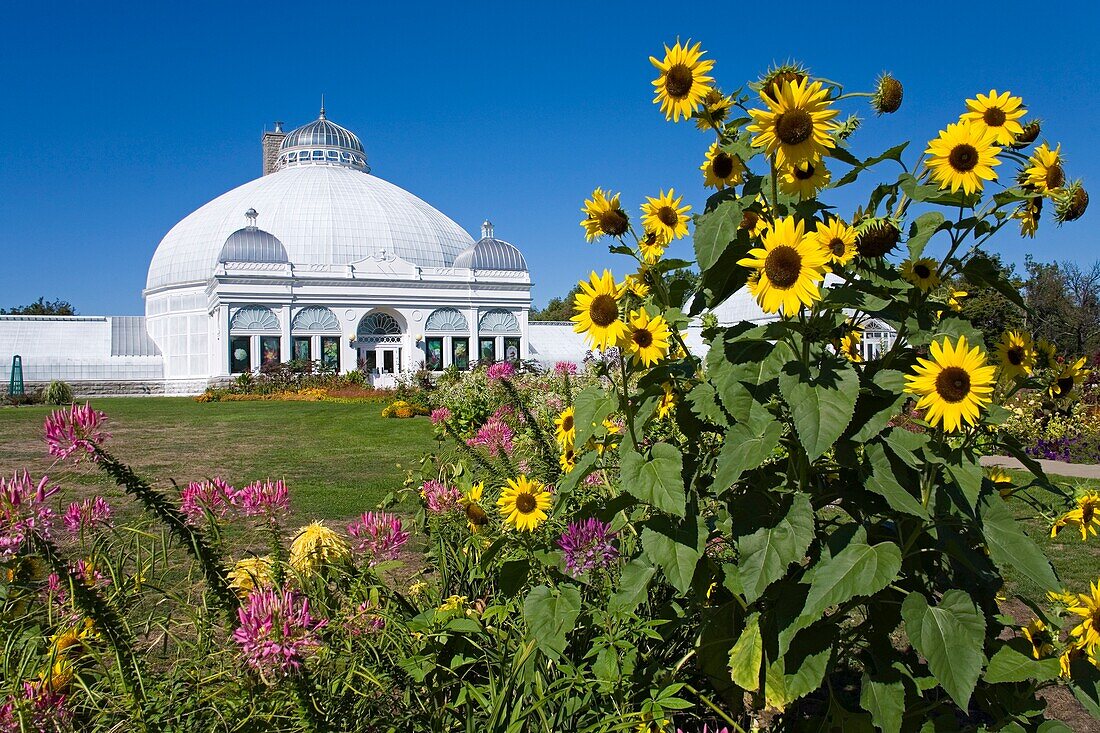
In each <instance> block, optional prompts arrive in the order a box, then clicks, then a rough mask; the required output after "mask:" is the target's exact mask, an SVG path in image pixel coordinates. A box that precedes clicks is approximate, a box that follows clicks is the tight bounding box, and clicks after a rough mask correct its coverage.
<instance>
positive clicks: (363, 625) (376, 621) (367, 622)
mask: <svg viewBox="0 0 1100 733" xmlns="http://www.w3.org/2000/svg"><path fill="white" fill-rule="evenodd" d="M344 628H346V629H347V630H348V633H350V634H351V635H352V636H362V635H363V634H376V633H378V632H379V631H381V630H382V629H384V628H386V619H385V618H384V617H382V616H380V615H378V614H377V613H376V612H375V607H374V604H373V603H371V602H370V601H363V602H362V603H360V604H359V606H358V607H357V608H356V610H355V614H354V615H353V616H352V617H351V618H350V619H348V621H347V623H345V624H344Z"/></svg>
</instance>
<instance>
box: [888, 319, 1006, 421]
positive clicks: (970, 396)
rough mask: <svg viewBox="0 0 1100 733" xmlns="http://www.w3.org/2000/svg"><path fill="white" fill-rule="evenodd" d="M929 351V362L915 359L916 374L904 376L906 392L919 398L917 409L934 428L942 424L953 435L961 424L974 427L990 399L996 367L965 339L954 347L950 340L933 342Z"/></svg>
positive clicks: (962, 338)
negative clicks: (987, 361) (965, 423)
mask: <svg viewBox="0 0 1100 733" xmlns="http://www.w3.org/2000/svg"><path fill="white" fill-rule="evenodd" d="M930 351H931V356H932V359H931V360H929V359H923V358H920V357H918V358H917V362H918V365H917V366H916V367H915V368H914V372H915V373H914V374H911V375H907V376H906V377H905V378H906V380H908V382H909V383H908V384H907V385H905V391H906V392H909V393H910V394H915V395H919V396H920V399H918V400H917V409H918V410H926V413H925V419H926V420H927V421H928V423H929V424H930V425H932V426H933V427H936V426H937V425H939V424H940V423H941V422H942V423H943V429H944V430H946V431H947V432H953V431H955V430H958V429H959V428H960V427H962V424H963V422H967V423H969V424H971V425H974V424H976V423H977V422H978V417H979V414H980V413H981V411H982V409H984V408H985V406H986V405H988V404H989V403H990V402H991V400H992V398H991V395H992V392H993V383H994V378H993V377H994V373H995V372H996V368H995V367H992V366H987V365H986V359H985V354H983V353H982V351H981V349H979V348H978V347H977V346H974V347H971V346H970V345H969V344H967V342H966V336H959V340H958V342H957V343H955V344H952V343H951V339H950V338H944V339H943V341H933V342H932V345H931V347H930Z"/></svg>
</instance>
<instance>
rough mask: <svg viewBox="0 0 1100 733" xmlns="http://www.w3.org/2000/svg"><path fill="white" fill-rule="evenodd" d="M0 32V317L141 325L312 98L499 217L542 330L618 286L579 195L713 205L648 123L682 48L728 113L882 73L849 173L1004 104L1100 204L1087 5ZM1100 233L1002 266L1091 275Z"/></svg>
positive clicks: (256, 7)
mask: <svg viewBox="0 0 1100 733" xmlns="http://www.w3.org/2000/svg"><path fill="white" fill-rule="evenodd" d="M918 8H919V10H918ZM5 26H6V33H5V37H4V42H3V44H2V45H0V80H2V86H0V140H3V141H4V144H3V148H2V149H3V164H2V165H0V222H2V224H0V253H2V254H3V257H4V265H3V268H2V269H0V307H6V306H10V305H15V304H20V303H23V302H26V301H30V300H33V299H35V298H37V297H38V296H40V295H44V296H46V297H47V298H50V299H52V298H62V299H66V300H69V301H71V302H72V303H73V304H74V305H75V306H76V307H77V308H78V310H79V311H80V312H81V313H87V314H136V313H141V312H143V306H142V301H141V289H142V287H143V286H144V284H145V273H146V269H147V267H148V263H149V259H150V257H151V256H152V254H153V250H154V248H155V247H156V244H157V242H158V241H159V240H160V238H161V237H162V236H163V235H164V233H165V232H167V231H168V229H169V228H171V226H172V225H173V224H175V223H176V221H178V220H179V219H181V218H182V217H183V216H185V215H186V214H188V213H189V212H191V211H192V210H194V209H195V208H197V207H198V206H200V205H202V204H203V203H205V202H206V201H208V200H210V199H212V198H214V197H215V196H217V195H218V194H221V193H222V192H224V191H226V190H229V189H230V188H233V187H235V186H237V185H239V184H241V183H243V182H245V181H247V180H249V179H251V178H254V177H256V176H257V175H258V174H259V169H260V143H259V137H260V133H261V131H262V130H263V128H264V126H265V125H268V126H270V125H271V123H272V122H273V121H274V120H276V119H281V120H284V121H285V122H286V124H287V127H288V128H291V127H294V126H297V125H300V124H304V123H305V122H308V121H310V120H312V119H314V118H315V117H316V113H317V108H318V102H319V98H320V95H321V94H322V93H324V94H325V95H326V100H327V106H328V113H329V118H330V119H332V120H334V121H336V122H338V123H340V124H342V125H344V126H346V127H348V128H350V129H351V130H353V131H354V132H356V133H357V134H358V135H359V136H360V138H361V139H362V140H363V142H364V145H365V147H366V149H367V153H368V156H369V158H370V161H371V164H372V167H373V171H374V173H375V174H377V175H378V176H380V177H382V178H385V179H387V180H389V181H392V182H393V183H396V184H398V185H400V186H402V187H404V188H406V189H408V190H409V191H411V192H413V193H414V194H416V195H417V196H419V197H421V198H423V199H425V200H426V201H428V202H429V203H431V204H432V205H433V206H435V207H436V208H438V209H440V210H441V211H443V212H444V213H446V214H447V215H448V216H450V217H451V218H453V219H454V220H455V221H457V222H458V223H459V224H460V225H462V226H463V227H464V228H466V229H467V230H468V231H470V232H476V231H477V228H478V225H479V224H480V222H481V221H482V219H484V218H486V217H489V218H491V219H492V220H493V222H494V223H495V224H496V231H497V234H498V236H500V237H502V238H504V239H508V240H510V241H512V242H514V243H515V244H517V245H518V246H519V247H520V248H521V249H522V250H523V252H524V253H525V255H526V256H527V259H528V263H529V265H530V268H531V271H532V278H533V280H534V281H535V283H536V284H535V288H534V293H533V295H534V300H535V303H536V304H538V305H542V304H544V303H545V302H546V300H547V299H548V298H550V297H553V296H555V295H559V294H562V293H564V292H565V291H566V290H568V289H569V288H570V287H571V286H572V284H573V283H574V282H575V281H576V279H577V278H578V277H580V276H581V275H583V274H584V273H585V272H587V270H588V269H589V268H594V267H601V266H605V265H614V264H616V258H612V257H610V256H608V255H607V254H606V252H605V251H604V250H603V248H602V247H598V246H595V245H588V244H586V243H585V241H584V237H583V233H582V230H581V228H580V227H579V226H578V225H577V222H578V221H579V220H580V218H581V216H580V213H579V207H580V205H581V203H582V202H583V199H584V198H585V196H586V195H588V194H589V193H590V192H591V190H592V188H593V187H594V186H597V185H601V186H604V187H611V188H613V189H614V190H617V191H620V190H621V191H622V192H623V200H624V202H625V203H627V204H629V205H630V206H631V207H632V208H634V209H635V210H636V207H637V204H639V203H640V202H641V201H643V200H644V196H645V195H647V194H648V195H656V192H657V190H658V189H659V188H661V187H664V188H667V187H669V186H675V187H676V189H677V190H678V191H682V192H683V193H685V194H686V200H687V201H688V202H690V203H692V204H694V205H695V206H696V207H697V208H698V207H699V206H700V205H701V204H702V203H703V201H704V200H705V198H706V194H705V192H704V190H703V188H702V179H701V176H700V174H699V171H698V166H699V163H700V162H701V159H702V156H703V153H704V151H705V150H706V147H707V145H708V144H709V142H710V139H709V138H708V137H707V136H706V135H704V134H703V133H700V132H698V131H697V130H696V129H695V128H694V126H693V125H691V124H690V123H688V124H684V123H681V124H679V125H673V124H670V123H666V122H665V121H664V119H663V117H662V116H661V115H659V114H658V112H657V109H656V108H655V107H654V106H653V105H652V104H651V99H652V93H651V91H650V90H651V86H650V83H649V82H650V80H651V79H652V78H653V76H654V71H653V68H652V67H651V66H650V64H649V61H648V57H649V55H651V54H658V53H659V52H660V50H661V44H662V43H665V42H669V43H671V42H672V41H674V40H675V39H676V38H677V36H679V37H682V38H685V39H686V38H688V37H692V38H694V39H697V40H700V41H702V42H703V44H704V47H705V48H706V49H708V51H709V55H710V57H712V58H714V59H716V60H717V65H716V68H715V75H716V77H717V79H718V81H719V83H720V84H721V86H722V87H723V88H725V89H727V90H732V89H734V88H736V87H738V86H739V85H740V84H741V83H742V82H743V81H744V80H746V79H752V78H755V77H756V76H757V75H758V74H759V73H760V72H761V71H762V70H764V69H765V68H766V67H767V66H768V65H769V64H770V63H772V62H776V61H783V60H786V59H790V58H793V59H799V60H802V61H804V62H806V63H807V64H809V66H810V67H811V70H812V71H813V72H814V73H816V74H819V75H821V76H824V77H827V78H830V79H835V80H838V81H843V82H844V83H846V85H847V86H848V88H849V89H850V90H854V89H869V88H870V87H871V85H872V83H873V80H874V78H875V76H876V75H877V74H878V72H880V71H882V70H883V69H889V70H891V71H893V72H894V73H895V74H896V75H897V76H898V77H899V78H900V79H901V80H902V81H903V82H904V84H905V89H906V92H905V104H904V106H903V107H902V109H901V111H900V112H899V113H898V114H896V115H893V116H891V117H885V118H879V119H876V118H874V116H873V115H871V116H870V117H869V119H868V120H867V124H866V126H865V128H864V131H863V132H862V133H861V135H860V136H859V138H858V139H857V141H856V144H855V152H856V153H857V154H870V153H873V152H878V151H879V150H881V149H883V148H885V147H887V146H889V145H892V144H894V143H896V142H900V141H902V140H905V139H907V138H911V139H913V140H914V146H913V147H914V148H915V149H916V150H911V151H910V153H911V155H915V153H916V152H919V149H923V147H924V143H925V142H926V141H927V140H928V139H929V138H931V137H933V136H935V134H936V132H937V130H939V129H940V128H941V127H942V126H943V125H945V124H946V123H947V122H950V121H953V119H954V117H955V116H956V115H957V114H958V113H959V112H960V111H961V110H962V106H963V100H964V99H965V98H967V97H968V96H973V95H974V94H975V93H977V92H987V91H988V90H989V89H990V88H991V87H996V88H997V89H1001V90H1003V89H1010V90H1011V91H1012V92H1013V93H1016V94H1020V95H1021V96H1023V98H1024V100H1025V103H1026V105H1027V106H1028V107H1029V108H1030V109H1031V111H1032V113H1033V114H1035V115H1037V116H1040V117H1042V118H1043V119H1044V120H1045V125H1044V128H1043V136H1044V137H1045V138H1048V139H1049V140H1051V141H1052V142H1053V141H1060V142H1061V143H1062V144H1063V151H1064V152H1065V154H1066V157H1067V158H1068V171H1069V174H1070V176H1071V177H1082V178H1084V179H1085V181H1086V184H1091V185H1092V188H1093V189H1094V193H1095V191H1096V189H1097V187H1098V185H1100V175H1098V174H1100V146H1098V145H1097V142H1096V141H1097V133H1098V128H1100V125H1098V124H1097V121H1098V119H1100V93H1098V90H1100V83H1098V82H1097V79H1098V78H1100V53H1098V52H1097V47H1096V40H1095V37H1094V35H1095V30H1096V29H1097V28H1098V27H1100V11H1097V10H1095V9H1092V7H1091V4H1085V3H1035V2H1028V3H1019V4H1013V3H960V2H952V3H945V4H936V3H922V4H917V3H876V4H875V6H874V8H873V9H872V7H871V6H870V5H863V4H860V5H851V6H849V9H844V6H843V4H840V3H832V4H822V3H817V4H801V3H797V2H786V3H742V4H735V3H713V4H706V5H704V4H695V3H643V2H631V3H610V2H606V3H585V4H579V3H577V4H573V3H546V4H535V3H516V2H508V3H499V4H498V3H492V4H488V3H486V4H474V3H441V4H438V5H433V4H431V3H365V2H355V3H346V4H341V3H335V2H329V3H324V4H312V3H302V2H298V3H293V4H291V3H282V2H275V1H273V0H271V1H268V2H264V3H257V4H251V3H238V2H224V1H223V2H217V3H208V2H189V3H142V4H136V3H135V4H130V3H118V2H115V3H107V2H104V3H87V2H79V3H76V2H73V3H60V2H54V3H39V4H37V7H32V4H31V3H17V4H14V5H13V6H12V7H11V8H9V9H8V10H7V11H6V12H5ZM850 109H851V110H852V111H858V112H860V113H861V114H863V115H865V114H866V112H867V110H866V108H865V107H864V105H863V102H862V100H854V104H852V105H851V106H850ZM1005 167H1007V166H1005ZM837 203H839V204H842V211H843V205H845V204H846V205H847V206H848V207H850V206H851V203H850V202H846V201H844V200H840V199H838V200H837ZM1094 209H1095V207H1094ZM1097 217H1100V212H1097V211H1090V212H1089V213H1088V214H1087V215H1086V216H1085V218H1084V219H1083V220H1082V221H1080V222H1078V223H1077V225H1076V226H1074V225H1067V226H1064V227H1062V228H1061V229H1058V228H1056V227H1054V226H1053V225H1051V224H1050V223H1049V222H1046V221H1044V224H1045V226H1043V227H1042V228H1041V229H1040V233H1039V235H1038V237H1037V238H1036V239H1034V240H1021V239H1019V238H1018V237H1016V236H1014V235H1009V234H1008V233H1007V232H1006V233H1004V234H1003V235H1002V236H1000V237H999V239H997V240H995V241H994V246H993V249H994V250H996V251H999V252H1000V253H1001V254H1002V255H1004V256H1005V257H1006V258H1007V259H1008V260H1009V261H1013V262H1018V263H1022V261H1023V258H1024V255H1025V253H1028V252H1030V253H1033V254H1034V255H1035V256H1036V257H1037V258H1039V259H1042V260H1053V259H1078V260H1080V261H1083V262H1091V261H1092V260H1094V259H1097V258H1100V254H1098V253H1100V248H1098V247H1097V245H1098V244H1100V234H1098V233H1097V232H1098V229H1097V227H1096V226H1095V225H1093V221H1094V220H1097ZM678 247H679V251H677V252H674V254H678V255H681V256H683V255H687V254H689V253H690V249H689V245H687V244H680V245H678ZM621 263H622V261H621V260H620V262H619V266H620V268H621V267H622V266H623V265H622V264H621Z"/></svg>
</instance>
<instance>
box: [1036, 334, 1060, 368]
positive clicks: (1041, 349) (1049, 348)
mask: <svg viewBox="0 0 1100 733" xmlns="http://www.w3.org/2000/svg"><path fill="white" fill-rule="evenodd" d="M1035 360H1036V361H1037V362H1038V364H1039V365H1041V366H1045V367H1048V368H1050V369H1054V368H1055V367H1057V366H1058V349H1057V348H1055V346H1054V344H1052V343H1050V342H1049V341H1047V340H1046V339H1045V338H1041V339H1039V340H1038V341H1036V342H1035Z"/></svg>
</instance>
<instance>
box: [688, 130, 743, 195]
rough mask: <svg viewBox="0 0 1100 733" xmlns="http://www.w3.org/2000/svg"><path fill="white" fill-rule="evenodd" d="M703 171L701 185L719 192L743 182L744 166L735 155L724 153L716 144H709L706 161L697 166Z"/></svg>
mask: <svg viewBox="0 0 1100 733" xmlns="http://www.w3.org/2000/svg"><path fill="white" fill-rule="evenodd" d="M699 170H701V171H703V185H704V186H706V187H707V188H717V189H719V190H721V189H723V188H725V187H726V186H736V185H737V184H738V183H742V182H743V181H744V180H745V166H744V165H742V163H741V159H740V158H738V157H737V156H736V155H730V154H729V153H724V152H722V150H721V149H720V148H719V147H718V143H717V142H713V143H711V144H710V148H709V149H708V150H707V157H706V160H704V161H703V164H702V165H701V166H699Z"/></svg>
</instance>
